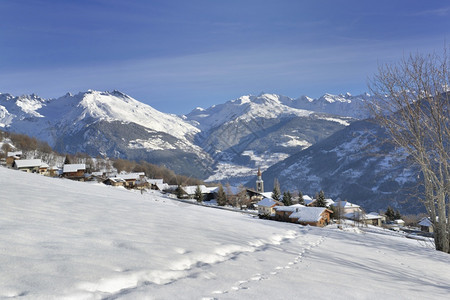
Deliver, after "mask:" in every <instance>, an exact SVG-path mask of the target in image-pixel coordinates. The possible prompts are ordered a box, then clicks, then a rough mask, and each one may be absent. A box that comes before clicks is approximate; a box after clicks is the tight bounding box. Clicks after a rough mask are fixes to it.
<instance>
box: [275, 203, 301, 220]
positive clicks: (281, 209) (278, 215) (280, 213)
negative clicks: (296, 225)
mask: <svg viewBox="0 0 450 300" xmlns="http://www.w3.org/2000/svg"><path fill="white" fill-rule="evenodd" d="M300 207H305V206H304V205H301V204H294V205H290V206H275V207H274V209H275V220H278V221H284V222H292V221H293V220H292V219H290V218H289V216H290V215H291V214H292V213H294V212H297V211H298V209H299V208H300Z"/></svg>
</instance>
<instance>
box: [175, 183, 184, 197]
mask: <svg viewBox="0 0 450 300" xmlns="http://www.w3.org/2000/svg"><path fill="white" fill-rule="evenodd" d="M175 193H176V195H177V198H178V199H181V198H182V197H183V189H182V188H181V185H178V187H177V189H176V190H175Z"/></svg>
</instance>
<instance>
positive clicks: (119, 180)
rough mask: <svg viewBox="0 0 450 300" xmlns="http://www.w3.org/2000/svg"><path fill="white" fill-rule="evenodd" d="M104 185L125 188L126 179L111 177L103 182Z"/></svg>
mask: <svg viewBox="0 0 450 300" xmlns="http://www.w3.org/2000/svg"><path fill="white" fill-rule="evenodd" d="M103 183H104V184H106V185H112V186H125V184H126V181H125V179H123V178H120V177H109V178H107V179H106V180H105V181H103Z"/></svg>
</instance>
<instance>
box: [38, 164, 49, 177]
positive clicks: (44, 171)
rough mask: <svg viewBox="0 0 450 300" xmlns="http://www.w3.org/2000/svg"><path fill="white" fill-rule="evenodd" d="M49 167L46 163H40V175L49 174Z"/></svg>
mask: <svg viewBox="0 0 450 300" xmlns="http://www.w3.org/2000/svg"><path fill="white" fill-rule="evenodd" d="M49 168H50V167H49V165H47V164H46V163H42V164H41V165H40V166H39V169H38V173H39V174H41V175H45V176H48V175H49Z"/></svg>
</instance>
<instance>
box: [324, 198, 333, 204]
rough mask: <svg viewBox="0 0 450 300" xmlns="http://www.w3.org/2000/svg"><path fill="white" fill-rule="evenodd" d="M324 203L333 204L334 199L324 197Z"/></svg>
mask: <svg viewBox="0 0 450 300" xmlns="http://www.w3.org/2000/svg"><path fill="white" fill-rule="evenodd" d="M325 203H326V204H327V206H331V205H334V201H333V199H331V198H328V199H325Z"/></svg>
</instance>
